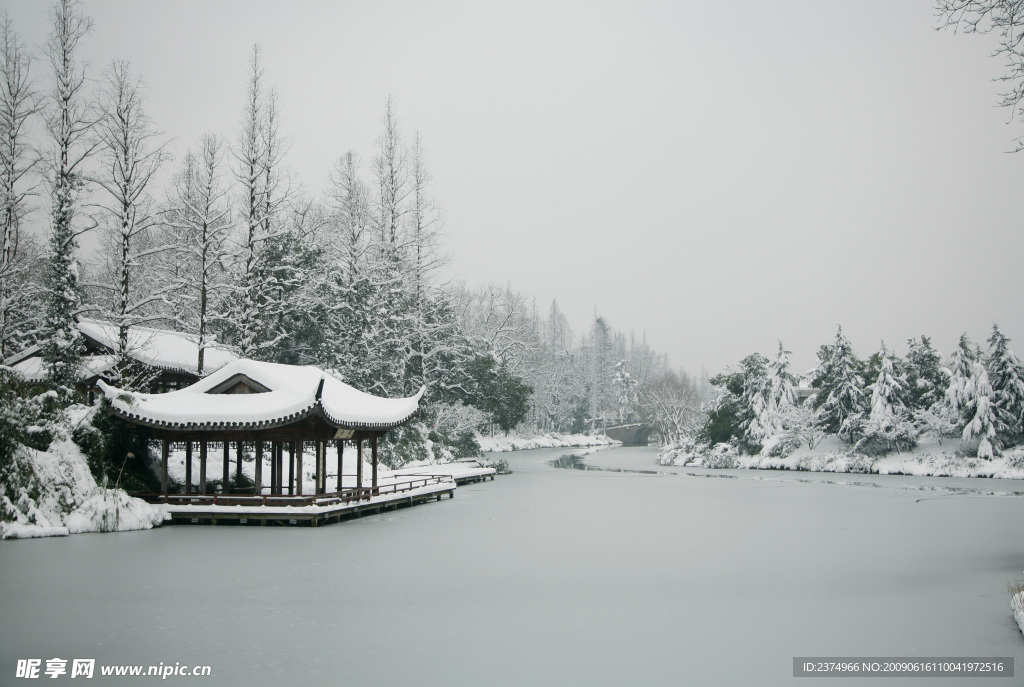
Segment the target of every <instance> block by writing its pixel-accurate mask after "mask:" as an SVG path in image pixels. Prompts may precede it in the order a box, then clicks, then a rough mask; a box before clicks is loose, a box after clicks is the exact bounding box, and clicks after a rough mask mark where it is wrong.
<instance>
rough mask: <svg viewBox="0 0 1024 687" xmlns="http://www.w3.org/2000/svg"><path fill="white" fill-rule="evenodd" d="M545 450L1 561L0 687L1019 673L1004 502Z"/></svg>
mask: <svg viewBox="0 0 1024 687" xmlns="http://www.w3.org/2000/svg"><path fill="white" fill-rule="evenodd" d="M566 452H567V451H566V450H564V449H545V450H536V451H522V452H514V453H511V454H503V455H502V457H504V458H506V459H508V461H509V463H510V464H511V467H512V469H513V470H514V474H512V475H509V476H503V477H499V478H498V479H497V480H496V481H494V482H486V483H483V484H475V485H467V486H464V487H460V488H459V489H458V492H457V494H456V497H455V499H452V500H443V501H441V502H437V503H431V504H427V505H423V506H418V507H415V508H408V509H402V510H399V511H397V512H388V513H384V514H381V515H374V516H368V517H365V518H363V519H360V520H355V521H350V522H346V523H342V524H337V525H331V526H328V527H323V528H315V529H314V528H301V529H300V528H269V527H268V528H259V527H188V526H181V527H164V528H160V529H158V530H154V531H148V532H134V533H122V534H117V535H77V536H73V537H68V538H59V539H49V540H30V541H4V542H0V684H9V683H12V682H14V680H13V679H11V676H13V675H14V671H15V664H16V662H17V660H18V659H19V658H40V659H43V660H44V665H45V660H46V659H48V658H53V657H63V658H95V659H97V664H139V665H150V664H153V665H155V664H158V663H161V662H163V663H164V664H165V665H167V664H174V663H176V662H180V663H182V664H183V665H210V666H211V667H212V669H213V677H212V678H209V679H207V680H203V682H205V683H207V684H217V685H283V684H316V683H317V682H319V681H325V682H330V683H331V684H342V685H350V684H376V685H408V684H418V685H517V686H518V685H540V686H546V685H576V684H588V685H622V684H632V685H684V684H693V685H734V684H736V685H738V684H750V685H777V684H778V685H781V684H793V683H796V684H817V683H818V682H819V680H814V679H810V680H808V679H800V680H795V679H794V678H792V659H793V657H794V656H899V655H906V656H914V655H916V656H972V655H977V656H1015V657H1016V663H1017V674H1018V676H1019V675H1021V674H1022V673H1024V637H1022V635H1021V633H1020V631H1019V630H1018V629H1017V627H1016V625H1015V624H1014V621H1013V618H1012V616H1011V615H1010V611H1009V608H1008V604H1007V600H1008V596H1007V592H1006V585H1007V582H1008V580H1011V579H1019V578H1020V577H1021V571H1022V569H1024V538H1022V536H1021V533H1022V524H1024V484H1021V483H1020V482H1016V481H1003V480H961V479H943V478H918V477H905V478H901V477H878V476H867V475H829V474H824V475H823V474H809V473H782V472H774V471H772V472H763V471H760V472H753V471H741V470H737V471H708V470H695V469H689V468H662V467H660V466H657V465H656V464H655V457H656V452H655V450H654V449H650V448H615V449H608V450H604V451H599V452H596V453H592V454H589V455H587V456H586V457H585V458H584V459H583V461H582V464H581V463H580V462H579V461H576V464H577V465H586V466H590V467H591V468H599V469H589V470H580V469H559V468H557V467H555V466H553V465H552V461H555V460H557V459H558V458H559V457H560V456H562V455H564V454H565V453H566ZM572 463H573V461H563V464H565V465H568V466H571V465H572ZM64 679H68V678H67V676H65V678H64ZM108 680H109V682H107V683H105V682H104V681H103V679H102V678H101V677H99V676H97V678H95V679H94V680H93V682H92V683H91V684H129V683H130V680H127V679H126V678H109V679H108ZM150 680H152V678H150ZM1014 680H1020V678H1019V677H1018V678H1014ZM1014 680H1010V681H1005V680H999V681H998V682H999V683H1000V684H1008V683H1013V684H1018V682H1014ZM170 681H171V682H182V681H185V682H187V681H188V680H185V679H184V678H178V679H177V680H175V679H174V678H170ZM194 681H198V680H194ZM853 682H854V683H858V682H864V684H869V685H873V686H874V687H881V685H885V684H899V685H906V681H905V680H896V681H892V682H887V681H886V680H885V679H868V680H859V679H854V680H853ZM976 682H977V683H978V684H986V685H993V684H994V683H993V682H992V681H991V680H989V681H987V682H981V681H976ZM825 684H831V683H830V682H827V681H826V682H825ZM844 684H847V682H844ZM949 684H956V685H965V684H973V682H972V681H971V680H963V679H956V680H952V681H950V682H949Z"/></svg>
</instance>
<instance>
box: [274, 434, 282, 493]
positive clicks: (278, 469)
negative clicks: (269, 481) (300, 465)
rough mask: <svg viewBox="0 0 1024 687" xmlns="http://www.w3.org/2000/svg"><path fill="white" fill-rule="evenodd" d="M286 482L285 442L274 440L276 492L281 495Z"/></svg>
mask: <svg viewBox="0 0 1024 687" xmlns="http://www.w3.org/2000/svg"><path fill="white" fill-rule="evenodd" d="M282 482H284V444H282V443H281V442H280V441H275V442H274V490H275V491H274V493H275V494H277V495H278V496H280V495H281V484H282Z"/></svg>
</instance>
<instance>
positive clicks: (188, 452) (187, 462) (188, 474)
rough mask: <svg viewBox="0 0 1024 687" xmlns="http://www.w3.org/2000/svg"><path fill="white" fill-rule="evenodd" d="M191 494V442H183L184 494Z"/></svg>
mask: <svg viewBox="0 0 1024 687" xmlns="http://www.w3.org/2000/svg"><path fill="white" fill-rule="evenodd" d="M191 493H192V442H191V441H186V442H185V494H191Z"/></svg>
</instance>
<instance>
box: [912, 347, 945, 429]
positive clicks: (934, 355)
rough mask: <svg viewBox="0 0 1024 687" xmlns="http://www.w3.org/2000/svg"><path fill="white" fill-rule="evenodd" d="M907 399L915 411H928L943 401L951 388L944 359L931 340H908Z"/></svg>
mask: <svg viewBox="0 0 1024 687" xmlns="http://www.w3.org/2000/svg"><path fill="white" fill-rule="evenodd" d="M907 346H908V348H907V362H906V376H907V389H906V391H907V397H908V399H907V400H908V405H909V407H910V408H911V409H914V410H927V409H928V408H931V407H932V406H933V405H935V404H936V403H938V402H939V401H941V400H942V399H943V396H944V392H945V390H946V388H947V387H948V386H949V381H948V374H947V373H946V371H945V370H944V369H943V367H942V357H941V356H940V355H939V352H938V351H936V350H935V349H934V348H932V342H931V339H929V338H928V337H927V336H924V335H923V334H922V335H921V338H920V339H913V338H911V339H907Z"/></svg>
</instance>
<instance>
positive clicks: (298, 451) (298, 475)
mask: <svg viewBox="0 0 1024 687" xmlns="http://www.w3.org/2000/svg"><path fill="white" fill-rule="evenodd" d="M313 491H314V492H315V491H316V489H314V490H313ZM295 495H296V496H302V439H296V440H295Z"/></svg>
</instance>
